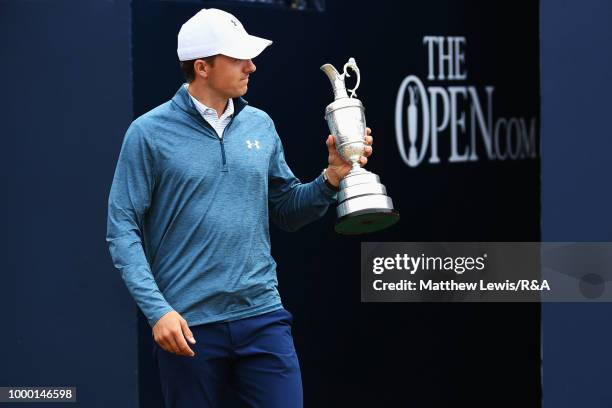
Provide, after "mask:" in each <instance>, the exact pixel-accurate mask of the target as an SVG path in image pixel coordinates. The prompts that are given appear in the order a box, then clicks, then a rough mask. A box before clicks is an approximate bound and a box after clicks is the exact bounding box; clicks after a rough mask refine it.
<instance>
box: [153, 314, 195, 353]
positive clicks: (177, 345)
mask: <svg viewBox="0 0 612 408" xmlns="http://www.w3.org/2000/svg"><path fill="white" fill-rule="evenodd" d="M185 338H187V339H188V340H189V342H190V343H191V344H195V342H196V341H195V339H194V338H193V333H191V330H189V326H188V325H187V320H185V319H183V317H182V316H181V315H180V314H178V313H177V312H175V311H174V310H173V311H171V312H168V313H166V314H165V315H163V316H162V317H161V319H159V320H158V321H157V323H155V326H153V339H154V340H155V342H156V343H157V344H159V346H160V347H161V348H163V349H164V350H166V351H168V352H170V353H174V354H178V355H180V356H190V357H193V356H195V353H194V352H193V350H191V349H190V348H189V346H188V345H187V342H186V341H185Z"/></svg>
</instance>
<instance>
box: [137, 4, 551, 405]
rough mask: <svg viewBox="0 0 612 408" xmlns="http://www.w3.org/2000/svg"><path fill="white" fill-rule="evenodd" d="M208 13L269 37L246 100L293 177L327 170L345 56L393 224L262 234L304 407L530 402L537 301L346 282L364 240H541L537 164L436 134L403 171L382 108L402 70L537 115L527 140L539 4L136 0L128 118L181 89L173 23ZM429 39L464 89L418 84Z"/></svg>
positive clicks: (143, 343) (146, 361)
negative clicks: (468, 148) (330, 69)
mask: <svg viewBox="0 0 612 408" xmlns="http://www.w3.org/2000/svg"><path fill="white" fill-rule="evenodd" d="M219 4H223V7H224V8H225V9H226V10H228V11H230V12H232V13H234V14H235V15H236V16H237V17H238V18H239V19H240V20H241V21H242V22H243V23H244V25H245V27H246V28H247V30H248V31H249V32H250V33H252V34H254V35H258V36H263V37H265V38H269V39H272V40H273V41H274V44H273V45H272V46H271V47H270V48H269V49H267V50H266V51H264V53H263V54H262V55H260V56H259V57H257V58H256V59H255V60H254V62H255V64H256V65H257V72H256V73H255V74H253V76H252V78H251V79H252V80H251V81H250V83H249V85H250V89H249V92H248V94H247V95H246V99H247V100H248V101H249V102H250V103H251V104H253V105H254V106H256V107H259V108H262V109H264V110H266V111H267V112H268V113H270V115H271V116H272V118H273V119H274V120H275V122H276V126H277V129H278V131H279V134H280V136H281V139H282V140H283V143H284V147H285V152H286V156H287V160H288V163H289V165H290V166H291V167H292V169H293V170H294V172H295V173H296V175H298V177H300V178H301V179H302V180H304V181H308V180H311V179H312V178H314V177H315V176H316V175H317V174H318V173H319V172H320V171H321V169H322V168H323V167H324V165H325V162H326V150H325V146H324V140H325V137H326V136H327V133H328V131H327V128H326V124H325V121H324V120H323V110H324V108H325V106H326V105H327V104H328V103H329V102H331V100H332V94H331V88H330V85H329V83H328V80H327V79H326V77H325V76H324V75H323V73H322V72H321V71H319V66H320V65H321V64H323V63H325V62H331V63H333V64H334V65H336V66H337V67H339V66H341V65H342V64H344V62H346V60H347V59H348V57H349V56H354V57H355V58H356V60H357V62H358V63H359V67H360V69H361V73H362V83H361V87H360V88H359V91H358V95H359V98H360V99H361V100H362V101H363V102H364V104H365V107H366V118H367V120H368V124H369V125H370V126H371V127H372V128H373V132H374V136H375V140H376V141H375V153H374V157H373V159H372V160H371V164H370V165H369V168H370V169H371V170H372V171H374V172H375V173H377V174H379V175H380V176H381V178H382V182H383V183H384V184H385V185H386V186H387V188H388V191H389V194H390V196H391V197H392V198H393V200H394V203H395V205H396V208H397V209H399V211H400V212H401V215H402V219H401V221H400V223H399V225H398V226H397V227H395V228H393V229H390V230H388V231H385V232H381V233H377V234H372V235H369V236H366V237H344V236H338V235H337V234H336V233H334V232H333V228H332V226H333V221H334V214H333V212H332V211H330V213H329V214H328V215H327V217H326V218H325V219H324V220H322V221H320V222H318V223H315V224H312V225H309V226H307V227H305V228H304V229H303V230H301V231H299V232H297V233H293V234H289V233H284V232H281V231H278V230H273V234H272V235H273V236H272V246H273V253H274V256H275V258H276V259H277V261H278V265H279V270H278V273H279V282H280V288H279V289H280V291H281V295H282V296H283V301H284V303H285V306H286V307H287V308H288V309H290V310H291V311H292V312H293V313H294V315H295V327H294V337H295V342H296V347H297V348H298V353H299V356H300V361H301V365H302V373H303V379H304V390H305V402H306V406H447V405H449V404H451V403H454V404H456V405H467V406H513V407H516V406H521V407H537V406H539V404H540V402H539V397H540V358H539V352H540V341H539V332H540V328H539V323H540V309H539V305H536V304H512V305H509V304H362V303H360V288H359V277H358V276H359V250H360V243H361V242H362V241H365V240H368V241H397V240H399V241H428V240H432V241H454V240H456V241H469V240H474V241H479V240H482V241H512V240H517V241H536V240H538V239H539V237H540V235H539V218H540V209H539V208H540V207H539V206H540V200H539V193H540V181H539V166H540V162H539V159H538V157H537V155H536V157H535V158H531V159H527V158H525V159H522V160H505V161H502V160H487V159H486V158H485V157H484V156H485V153H484V150H483V147H482V146H481V145H479V147H478V149H479V150H478V154H479V157H480V159H479V160H478V161H475V162H468V163H449V155H450V147H449V146H450V145H449V138H450V136H449V132H448V131H446V132H444V133H443V134H442V133H441V135H440V136H439V137H440V139H439V140H440V143H439V153H440V158H441V162H440V163H438V164H431V163H429V162H423V163H421V164H419V165H418V166H417V167H409V166H407V165H406V164H405V163H404V162H403V161H402V159H401V156H400V153H399V151H398V146H397V143H396V140H395V113H394V112H395V103H396V97H397V93H398V89H399V86H400V83H401V82H402V80H403V79H404V78H405V77H406V76H407V75H410V74H412V75H416V76H417V77H419V78H420V79H421V80H422V81H423V82H425V83H426V85H427V86H430V85H432V86H433V85H437V86H441V87H444V89H447V90H448V89H449V87H451V86H454V85H456V86H474V87H475V88H476V89H477V91H478V92H479V93H480V94H481V103H484V102H486V99H485V97H484V96H483V95H484V94H485V87H486V86H489V85H492V86H494V87H495V93H494V104H495V105H494V117H495V118H500V117H520V118H528V119H530V118H535V122H534V123H535V128H534V129H535V138H536V139H535V145H536V146H538V145H539V133H538V132H539V76H538V73H539V72H538V58H539V49H538V4H537V3H535V2H523V3H512V4H507V5H499V4H493V3H491V2H487V1H478V2H456V1H442V0H438V1H431V2H427V3H419V4H418V5H415V4H414V3H411V4H407V3H404V2H401V3H400V2H394V3H391V2H389V3H387V4H386V5H385V4H380V3H376V4H373V3H371V2H353V1H334V2H327V4H326V6H327V8H326V11H325V12H314V11H309V12H297V11H294V10H289V9H283V8H275V7H262V6H256V5H251V6H236V5H233V6H231V5H229V3H228V2H223V3H220V2H201V3H200V2H170V1H163V2H162V1H144V0H140V1H135V2H134V3H133V40H134V49H133V52H134V113H135V116H138V115H140V114H142V113H144V112H146V111H147V110H149V109H151V108H153V107H155V106H157V105H158V104H160V103H162V102H164V101H166V100H168V99H169V98H170V97H172V95H173V94H174V92H175V91H176V89H177V88H178V86H179V85H180V83H181V82H182V76H181V72H180V69H179V66H178V62H177V58H176V34H177V33H178V30H179V28H180V26H181V24H182V23H183V22H184V21H186V20H187V19H188V18H189V17H190V16H191V15H193V14H194V13H195V12H196V11H197V10H199V9H200V8H202V7H204V6H212V5H219ZM427 35H439V36H451V35H452V36H464V37H465V38H466V41H467V42H466V67H467V70H468V78H467V79H466V80H464V81H459V82H457V81H447V80H445V81H435V80H434V81H429V80H427V76H428V62H427V60H428V55H427V47H426V46H424V44H423V37H424V36H427ZM404 108H405V106H403V107H402V109H404ZM464 109H465V112H466V118H467V117H468V116H469V110H468V109H467V108H465V107H464ZM466 120H469V118H467V119H466ZM468 134H469V133H468ZM464 137H466V136H464ZM478 137H480V136H478ZM462 140H463V142H462V143H466V142H465V140H467V139H465V138H464V139H462ZM417 143H422V140H420V141H417ZM462 146H463V145H462ZM236 199H240V197H236ZM140 324H141V336H140V350H141V358H140V363H139V366H140V373H141V379H140V381H141V389H140V394H141V401H142V403H143V406H147V407H155V406H159V393H158V391H159V385H158V383H157V375H156V372H155V367H154V366H153V364H152V361H151V357H150V352H149V350H150V341H151V330H150V328H149V327H148V326H147V324H146V322H144V321H143V320H142V319H141V320H140ZM156 392H157V394H156Z"/></svg>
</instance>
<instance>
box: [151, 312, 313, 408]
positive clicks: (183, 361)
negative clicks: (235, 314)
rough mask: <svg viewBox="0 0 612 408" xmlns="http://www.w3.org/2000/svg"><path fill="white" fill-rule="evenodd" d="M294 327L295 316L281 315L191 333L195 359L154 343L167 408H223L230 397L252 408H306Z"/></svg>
mask: <svg viewBox="0 0 612 408" xmlns="http://www.w3.org/2000/svg"><path fill="white" fill-rule="evenodd" d="M292 324H293V316H292V315H291V313H290V312H289V311H287V310H285V309H279V310H276V311H273V312H269V313H265V314H262V315H259V316H255V317H249V318H246V319H241V320H235V321H232V322H222V323H210V324H203V325H198V326H193V327H190V329H191V331H192V332H193V335H194V337H195V339H196V344H190V343H188V344H189V346H190V347H191V349H192V350H193V351H194V353H195V356H194V357H186V356H179V355H176V354H173V353H169V352H167V351H165V350H164V349H162V348H161V347H159V346H158V345H157V343H155V342H153V353H154V356H155V360H156V362H157V365H158V368H159V375H160V380H161V385H162V393H163V395H164V402H165V406H166V408H208V407H214V408H217V407H221V406H223V402H222V401H223V398H224V396H225V395H226V393H227V392H235V393H236V395H237V396H238V398H239V399H240V400H242V401H243V402H244V403H245V405H246V406H249V407H265V408H277V407H278V408H280V407H282V408H294V407H295V408H301V407H302V406H303V394H302V378H301V373H300V365H299V362H298V358H297V355H296V352H295V347H294V345H293V337H292V336H291V325H292Z"/></svg>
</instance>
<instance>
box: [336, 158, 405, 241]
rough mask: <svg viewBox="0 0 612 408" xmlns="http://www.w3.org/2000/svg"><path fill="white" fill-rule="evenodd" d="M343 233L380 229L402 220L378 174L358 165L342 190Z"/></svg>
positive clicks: (338, 225) (339, 211)
mask: <svg viewBox="0 0 612 408" xmlns="http://www.w3.org/2000/svg"><path fill="white" fill-rule="evenodd" d="M336 213H337V215H338V220H337V222H336V227H335V230H336V232H337V233H339V234H345V235H357V234H366V233H369V232H375V231H380V230H382V229H385V228H387V227H390V226H391V225H393V224H395V223H396V222H398V221H399V212H397V211H396V210H395V209H394V208H393V201H391V198H390V197H388V196H387V190H386V189H385V186H384V185H382V184H380V179H379V178H378V176H377V175H376V174H374V173H370V172H369V171H367V170H364V169H362V168H356V169H354V170H351V172H350V173H349V174H348V175H347V176H346V177H345V178H343V179H342V181H341V182H340V192H339V193H338V207H337V208H336Z"/></svg>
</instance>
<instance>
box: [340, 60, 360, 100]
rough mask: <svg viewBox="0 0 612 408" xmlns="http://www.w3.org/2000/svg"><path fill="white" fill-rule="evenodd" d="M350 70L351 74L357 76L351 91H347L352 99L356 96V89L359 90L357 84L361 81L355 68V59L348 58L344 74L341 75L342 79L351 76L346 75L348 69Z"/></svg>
mask: <svg viewBox="0 0 612 408" xmlns="http://www.w3.org/2000/svg"><path fill="white" fill-rule="evenodd" d="M349 68H350V69H352V70H353V72H355V73H356V74H357V83H356V84H355V87H354V88H353V89H349V90H348V91H349V92H350V93H351V95H350V98H354V97H355V96H357V92H355V91H356V90H357V88H359V82H360V81H361V75H360V74H359V68H358V67H357V63H356V62H355V58H353V57H351V58H349V60H348V62H347V63H346V64H344V72H343V73H342V78H343V79H344V78H345V77H350V76H351V75H350V74H349V73H348V69H349Z"/></svg>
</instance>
